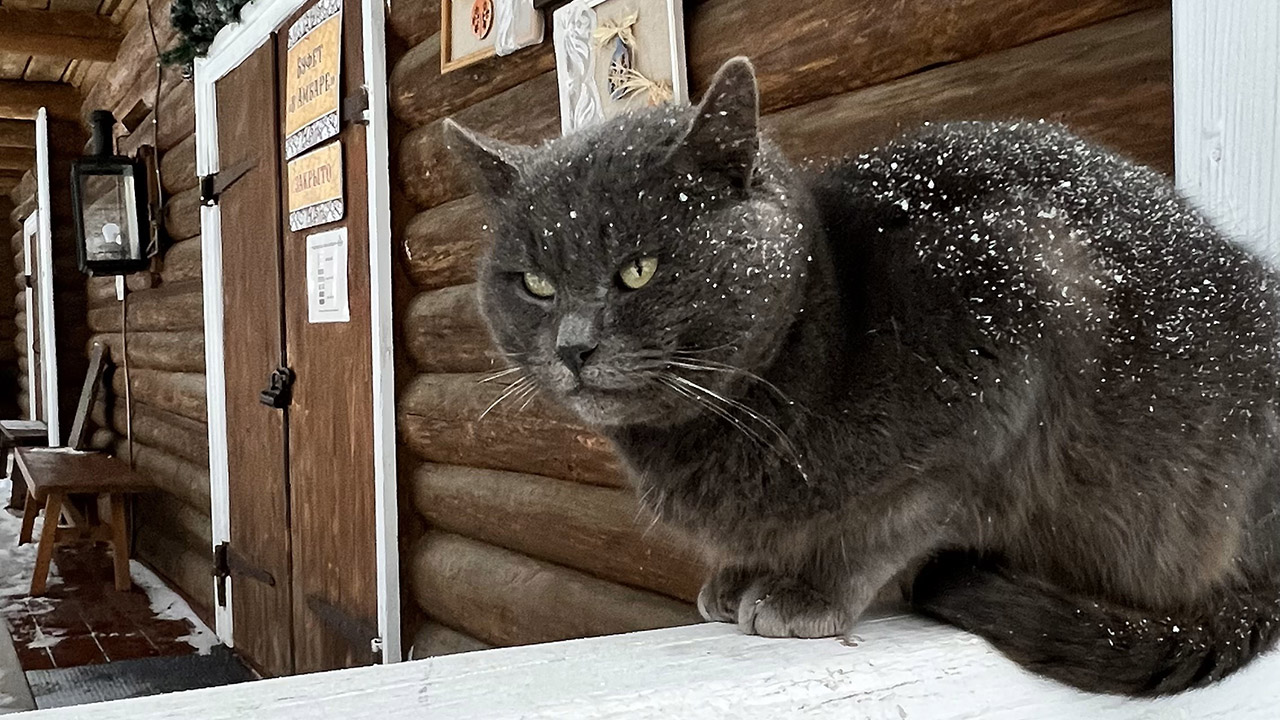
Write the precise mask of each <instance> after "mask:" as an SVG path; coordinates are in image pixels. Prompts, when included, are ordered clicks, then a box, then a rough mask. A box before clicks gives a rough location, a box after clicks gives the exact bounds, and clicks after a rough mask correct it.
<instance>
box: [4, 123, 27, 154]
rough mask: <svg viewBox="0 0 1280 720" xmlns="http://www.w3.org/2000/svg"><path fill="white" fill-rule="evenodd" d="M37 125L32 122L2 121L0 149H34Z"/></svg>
mask: <svg viewBox="0 0 1280 720" xmlns="http://www.w3.org/2000/svg"><path fill="white" fill-rule="evenodd" d="M35 146H36V124H35V123H33V122H31V121H30V120H0V147H15V148H34V147H35Z"/></svg>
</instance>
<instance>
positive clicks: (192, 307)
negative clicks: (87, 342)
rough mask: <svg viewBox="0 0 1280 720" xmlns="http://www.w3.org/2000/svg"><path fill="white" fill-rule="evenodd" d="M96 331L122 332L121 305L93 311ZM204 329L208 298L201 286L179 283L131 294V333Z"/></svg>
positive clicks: (91, 311)
mask: <svg viewBox="0 0 1280 720" xmlns="http://www.w3.org/2000/svg"><path fill="white" fill-rule="evenodd" d="M89 327H90V328H91V329H92V330H93V331H94V332H100V333H103V332H119V331H120V308H119V306H118V305H115V306H106V307H98V308H94V309H92V310H90V311H89ZM203 328H204V296H203V295H202V294H201V291H200V285H199V283H189V282H188V283H175V284H173V285H166V286H165V287H162V288H157V289H155V290H147V291H145V292H140V293H136V294H131V295H129V331H130V332H142V331H147V330H199V329H203Z"/></svg>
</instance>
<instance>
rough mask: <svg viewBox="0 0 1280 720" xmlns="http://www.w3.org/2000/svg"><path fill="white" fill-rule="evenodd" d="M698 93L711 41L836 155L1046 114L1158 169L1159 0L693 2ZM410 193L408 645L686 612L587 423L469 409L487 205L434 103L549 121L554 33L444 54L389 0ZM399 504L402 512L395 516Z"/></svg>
mask: <svg viewBox="0 0 1280 720" xmlns="http://www.w3.org/2000/svg"><path fill="white" fill-rule="evenodd" d="M685 21H686V38H687V42H686V45H687V48H688V66H689V81H690V85H691V87H692V89H693V96H694V98H695V99H696V98H697V97H698V95H699V94H700V93H701V91H702V90H703V88H705V87H706V84H707V82H708V81H709V80H710V78H711V76H712V74H713V73H714V72H715V70H716V69H717V68H718V67H719V65H720V64H721V63H722V62H723V61H724V60H725V59H727V58H729V57H732V56H735V55H741V54H745V55H748V56H749V57H751V59H752V60H753V61H754V62H755V64H756V69H757V72H758V74H759V79H760V85H761V91H762V111H763V112H764V113H765V118H764V121H763V124H764V126H765V128H766V131H767V132H768V133H769V134H770V135H771V136H772V137H774V139H775V140H776V141H777V142H778V143H779V144H780V145H781V146H782V148H783V149H784V150H785V151H786V152H787V153H788V154H789V155H790V156H791V157H792V158H793V159H802V158H814V157H822V156H830V155H842V154H846V153H852V152H857V151H859V150H863V149H866V148H869V147H871V146H873V145H875V144H876V143H879V142H883V141H885V140H887V139H889V138H890V137H892V136H893V135H895V134H897V133H899V132H901V131H902V130H903V129H905V128H910V127H913V126H916V125H918V124H919V123H921V122H924V121H942V120H950V119H1012V118H1029V119H1038V118H1048V119H1052V120H1058V121H1062V122H1066V123H1068V124H1069V125H1071V126H1072V127H1073V128H1074V129H1075V130H1076V131H1078V132H1080V133H1082V134H1084V135H1086V136H1089V137H1093V138H1095V139H1097V140H1100V141H1102V142H1104V143H1107V144H1108V145H1110V146H1112V147H1114V148H1116V149H1118V150H1120V151H1122V152H1124V153H1126V154H1128V155H1130V156H1131V157H1134V158H1136V159H1138V160H1140V161H1142V162H1145V163H1148V164H1151V165H1154V166H1155V167H1157V168H1160V169H1162V170H1165V171H1166V172H1167V171H1171V170H1172V165H1173V155H1172V117H1173V108H1172V88H1171V73H1172V68H1171V65H1172V61H1171V54H1172V52H1171V43H1170V13H1169V2H1168V0H1083V1H1082V0H972V1H971V2H966V3H962V4H959V5H956V6H954V7H951V6H948V8H947V9H945V10H940V9H939V7H938V3H936V2H933V1H932V0H902V1H901V2H895V3H884V2H879V1H878V0H852V1H850V0H796V1H795V2H792V3H788V4H786V6H785V8H784V7H783V6H781V5H779V4H777V3H776V2H773V0H691V1H690V2H686V3H685ZM388 22H389V25H390V31H391V33H392V35H393V36H394V37H393V42H392V43H389V46H391V47H392V48H393V60H394V64H393V67H392V69H391V72H390V98H391V104H392V110H393V114H394V116H395V117H396V118H397V119H398V122H399V127H397V128H396V131H397V134H398V137H399V143H398V145H397V150H396V155H395V157H394V158H393V163H392V164H393V166H394V167H396V168H397V173H398V182H397V187H398V189H399V190H400V192H401V194H402V195H403V198H404V202H403V203H402V204H400V205H399V206H397V207H395V208H394V212H395V215H396V217H395V223H394V225H395V227H396V228H397V237H396V249H397V253H396V254H397V269H398V276H397V287H396V291H397V292H396V297H397V298H398V303H399V306H398V307H397V318H398V324H399V327H398V330H399V335H398V336H397V348H396V350H397V364H398V373H399V377H398V379H399V380H400V385H401V388H400V390H399V396H398V398H397V419H398V427H399V433H400V438H401V445H402V449H403V450H404V451H405V452H402V458H403V459H404V461H403V462H402V463H401V469H400V482H401V485H402V493H401V494H402V501H401V502H402V508H404V509H405V511H406V512H408V511H409V510H410V509H412V510H414V511H416V512H417V513H418V514H419V515H420V517H421V519H422V520H425V522H426V524H427V527H428V530H427V531H426V533H425V534H424V535H422V536H421V537H417V538H412V539H411V541H409V542H406V544H405V546H404V547H403V549H402V550H403V556H404V564H405V572H404V573H403V577H405V578H407V580H408V587H406V588H405V590H406V592H407V597H408V598H409V599H410V600H411V601H413V602H414V603H415V604H416V606H417V607H418V608H419V609H421V610H422V611H423V613H424V615H425V616H426V617H427V618H428V620H426V621H425V622H424V623H422V624H421V625H420V626H418V627H411V628H408V629H407V631H408V634H407V637H414V638H416V640H415V644H414V653H415V654H416V655H419V656H424V655H432V654H442V653H447V652H457V651H460V650H466V649H473V648H476V647H484V646H488V645H511V644H521V643H530V642H539V641H545V640H557V639H563V638H568V637H576V636H580V635H589V634H599V633H610V632H619V631H625V630H632V629H637V628H640V627H653V626H658V625H663V624H674V623H679V622H688V621H689V620H690V619H691V615H690V614H689V613H690V612H691V610H690V608H689V605H688V604H687V603H688V602H689V601H690V600H692V599H693V597H694V596H695V594H696V591H697V587H698V584H699V581H700V579H701V568H700V566H699V562H698V560H697V558H696V557H695V556H694V554H693V553H692V552H691V551H690V548H688V547H687V546H686V545H685V544H684V543H682V542H681V541H680V540H679V539H678V538H674V537H671V536H669V535H666V534H664V533H662V532H661V531H660V530H653V531H648V532H646V530H645V525H646V524H647V523H646V522H645V521H644V520H643V518H640V519H637V507H636V503H635V501H634V499H633V497H632V496H631V495H630V491H628V490H627V489H625V481H624V479H623V478H622V475H621V471H620V469H619V467H618V465H617V462H616V460H615V459H614V458H613V457H612V456H611V454H610V451H609V448H608V445H607V443H606V442H605V441H603V440H602V439H601V438H599V437H597V436H595V435H594V434H592V433H591V432H589V431H588V430H586V429H584V428H582V427H580V426H578V425H577V424H576V423H575V422H574V421H573V420H572V419H571V418H569V417H568V416H567V415H566V414H565V413H563V412H562V411H559V410H557V409H555V408H553V407H551V406H549V405H547V404H546V403H545V402H543V401H542V400H541V399H535V400H533V401H532V402H531V403H530V404H529V405H528V406H527V407H524V408H523V409H521V408H520V405H521V404H523V403H509V404H506V405H503V406H499V408H497V409H495V410H494V411H492V412H490V413H489V414H488V415H486V416H485V417H484V418H483V419H481V418H480V415H481V414H482V413H483V411H484V410H485V408H486V407H488V405H489V404H490V403H491V402H492V401H493V400H494V399H495V398H496V397H497V395H498V393H500V392H501V391H502V389H503V387H502V386H501V385H498V386H495V385H494V384H493V383H481V382H479V380H481V379H482V378H483V377H484V376H485V374H486V373H491V372H493V371H494V370H497V369H501V368H502V367H503V365H502V360H501V358H500V357H499V355H498V354H497V353H496V352H495V351H494V349H493V348H492V347H491V346H490V344H489V341H488V338H487V336H486V334H485V331H484V328H483V324H482V322H481V320H480V317H479V314H478V311H477V308H476V303H475V292H474V282H475V279H476V278H475V269H474V266H475V261H476V258H477V255H478V254H479V253H480V252H481V251H482V250H483V248H484V246H485V242H486V240H485V237H484V235H483V233H482V230H481V226H482V225H483V223H484V222H485V218H484V213H483V209H482V208H481V206H480V204H479V203H478V202H477V200H476V198H475V196H474V195H472V194H471V188H470V187H469V184H468V182H467V179H466V177H465V176H464V174H463V173H462V171H461V169H460V168H459V166H458V164H457V162H456V161H455V160H454V159H453V158H452V157H451V156H450V155H449V153H448V152H447V150H446V149H445V147H444V142H443V137H442V122H443V120H444V118H446V117H452V118H454V119H455V120H457V121H458V122H461V123H463V124H464V125H466V126H468V127H471V128H474V129H476V130H479V131H481V132H484V133H488V134H490V135H493V136H495V137H498V138H500V139H503V140H507V141H511V142H523V143H533V142H538V141H541V140H545V139H547V138H550V137H553V136H554V135H555V134H557V133H558V132H559V109H558V96H557V92H556V79H555V70H554V58H553V54H552V47H551V43H550V40H549V38H550V31H549V30H548V42H546V43H544V44H543V45H541V46H538V47H534V48H528V49H525V50H522V51H520V52H519V53H517V54H516V55H514V56H511V57H507V58H497V59H490V60H486V61H484V62H482V63H479V64H476V65H472V66H469V67H467V68H464V69H461V70H458V71H455V72H451V73H447V74H445V75H441V74H440V71H439V53H440V43H439V32H438V31H439V26H438V23H439V4H438V0H397V2H395V3H393V4H392V8H391V14H390V16H389V20H388ZM402 525H406V526H407V525H412V524H411V523H402Z"/></svg>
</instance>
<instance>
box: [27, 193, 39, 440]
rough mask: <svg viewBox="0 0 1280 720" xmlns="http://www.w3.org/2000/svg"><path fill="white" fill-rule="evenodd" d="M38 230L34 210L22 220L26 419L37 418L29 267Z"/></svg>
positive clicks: (33, 303)
mask: <svg viewBox="0 0 1280 720" xmlns="http://www.w3.org/2000/svg"><path fill="white" fill-rule="evenodd" d="M39 232H40V211H39V210H36V211H34V212H32V213H31V214H30V215H28V216H27V219H26V220H24V221H23V222H22V274H23V275H26V276H27V278H28V282H27V283H26V285H27V287H26V289H25V290H23V291H22V295H23V299H24V300H25V302H26V313H27V314H26V316H25V317H26V321H25V322H26V327H24V328H22V331H23V333H24V334H26V336H27V340H26V348H24V350H25V351H26V353H27V419H28V420H39V419H40V418H38V417H36V403H35V400H34V398H32V397H31V391H32V390H34V389H35V388H36V385H37V383H36V338H37V337H38V336H40V335H41V333H39V332H32V331H31V318H38V317H39V316H38V315H36V313H35V308H36V290H35V287H36V283H35V274H34V273H33V272H32V271H33V270H34V268H32V267H31V247H32V246H33V245H34V244H35V243H36V242H37V240H36V235H37V234H38V233H39Z"/></svg>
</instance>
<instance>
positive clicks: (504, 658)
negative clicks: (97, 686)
mask: <svg viewBox="0 0 1280 720" xmlns="http://www.w3.org/2000/svg"><path fill="white" fill-rule="evenodd" d="M496 689H500V691H498V690H496ZM1277 703H1280V654H1278V653H1272V654H1270V655H1267V656H1264V657H1262V658H1260V659H1259V660H1257V661H1255V662H1254V663H1253V664H1251V665H1250V666H1248V667H1246V668H1245V669H1244V670H1243V671H1241V672H1239V673H1237V674H1235V675H1233V676H1231V677H1229V678H1227V679H1226V680H1224V681H1222V682H1219V683H1216V684H1214V685H1211V686H1209V687H1208V688H1205V689H1203V690H1196V691H1194V692H1189V693H1183V694H1181V695H1175V696H1172V697H1165V698H1160V699H1156V700H1132V699H1129V698H1122V697H1117V696H1112V695H1091V694H1088V693H1082V692H1079V691H1076V690H1072V689H1070V688H1067V687H1065V686H1062V685H1058V684H1056V683H1051V682H1048V681H1045V680H1042V679H1040V678H1037V677H1035V676H1033V675H1031V674H1030V673H1027V672H1025V671H1023V670H1021V669H1020V668H1018V667H1017V666H1015V665H1014V664H1013V663H1012V662H1011V661H1009V660H1007V659H1005V658H1004V657H1003V656H1001V655H999V654H998V653H996V652H995V651H994V650H992V649H991V647H990V646H989V645H988V644H987V643H985V642H983V641H981V640H979V639H977V638H975V637H974V636H972V635H969V634H967V633H963V632H960V631H958V630H955V629H954V628H950V627H947V626H944V625H940V624H938V623H935V622H931V621H928V620H924V619H921V618H916V617H911V616H906V617H892V618H885V619H879V620H873V621H868V622H864V623H863V624H862V625H861V626H860V627H859V629H858V639H857V640H856V641H854V642H849V643H841V642H839V641H836V640H777V639H772V638H761V637H756V636H749V635H742V634H741V633H739V632H738V631H737V629H736V628H733V627H731V626H728V625H724V624H720V623H715V624H702V625H695V626H691V627H681V628H670V629H665V630H653V631H649V632H642V633H633V634H629V635H619V636H614V637H602V638H590V639H585V640H575V641H571V642H567V643H560V644H547V645H534V646H528V647H518V648H503V649H499V650H486V651H482V652H473V653H462V654H455V655H448V656H445V657H436V658H429V659H426V660H419V661H415V662H408V663H400V664H397V665H391V666H382V667H371V668H357V669H352V670H342V671H338V672H332V673H321V674H314V675H301V676H298V677H292V678H284V679H279V680H270V681H266V682H255V683H248V684H245V685H231V686H227V687H221V688H216V689H211V690H197V691H194V692H184V693H172V694H168V695H158V696H153V697H147V698H137V699H132V700H120V701H115V702H109V703H102V704H98V705H94V706H93V713H94V715H93V717H94V718H95V720H157V719H160V718H164V719H165V720H183V719H184V718H194V717H199V718H203V719H204V720H231V719H232V718H244V717H263V718H268V717H271V718H276V717H305V718H309V719H311V720H329V719H331V718H332V719H334V720H410V719H415V718H422V717H423V716H424V715H427V716H432V717H447V718H450V719H451V720H465V719H471V718H475V719H477V720H479V719H486V720H487V719H497V718H517V717H541V718H576V719H578V720H593V719H596V718H620V717H626V718H636V719H648V720H660V719H663V718H681V719H682V720H710V719H712V718H725V717H733V718H741V719H744V720H748V719H749V720H757V719H759V720H764V719H772V718H796V717H804V718H813V719H814V720H849V718H875V719H876V720H885V719H892V720H900V719H901V718H908V719H918V718H927V719H928V720H961V719H972V718H984V719H990V720H1017V719H1022V718H1036V720H1079V719H1080V718H1089V719H1090V720H1157V719H1159V720H1183V719H1186V720H1190V719H1192V718H1194V719H1195V720H1269V719H1270V718H1273V717H1274V715H1275V707H1276V705H1277ZM83 715H84V708H83V707H71V708H63V709H57V710H44V711H39V712H36V713H32V714H31V715H30V717H31V718H32V720H71V719H72V718H80V717H83Z"/></svg>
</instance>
